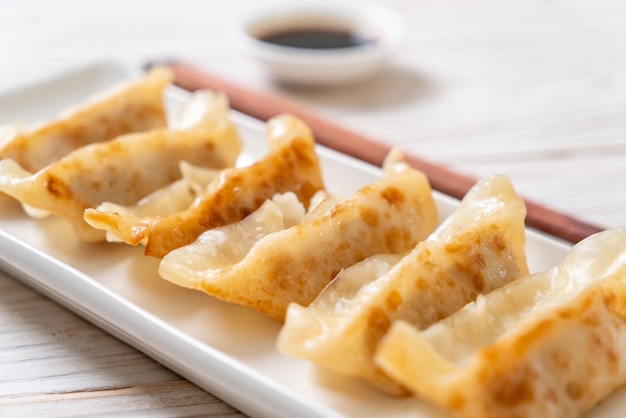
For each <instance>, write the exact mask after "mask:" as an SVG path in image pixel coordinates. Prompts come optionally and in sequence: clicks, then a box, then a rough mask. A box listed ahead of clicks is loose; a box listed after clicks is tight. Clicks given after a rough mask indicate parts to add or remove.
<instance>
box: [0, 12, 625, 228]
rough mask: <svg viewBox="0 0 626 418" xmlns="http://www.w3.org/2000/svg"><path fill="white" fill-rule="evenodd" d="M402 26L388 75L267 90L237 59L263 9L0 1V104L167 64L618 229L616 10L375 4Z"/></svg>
mask: <svg viewBox="0 0 626 418" xmlns="http://www.w3.org/2000/svg"><path fill="white" fill-rule="evenodd" d="M378 2H379V3H381V4H384V5H386V6H388V7H389V8H391V9H394V10H396V11H398V12H399V13H400V14H401V15H402V16H403V17H404V18H406V20H407V22H408V25H409V34H408V39H407V40H406V42H405V43H404V44H403V45H402V47H401V49H400V50H399V51H398V54H397V55H396V56H395V59H394V61H393V64H392V66H390V67H389V68H388V69H387V70H386V71H385V72H383V73H381V74H379V75H378V76H375V77H373V78H371V79H368V80H366V81H364V82H361V83H358V84H351V85H343V86H339V87H333V88H294V87H290V88H287V87H284V86H280V85H277V84H275V83H273V82H272V81H271V80H270V79H269V78H268V76H267V74H266V73H265V72H264V71H263V70H262V69H261V68H260V67H259V66H258V65H257V64H256V62H254V61H253V60H252V59H251V58H249V57H247V56H245V55H244V54H242V53H241V52H240V51H239V50H237V49H235V48H234V47H233V44H232V42H231V37H230V31H231V30H232V29H233V26H234V24H235V22H237V19H238V17H239V15H240V14H241V13H242V12H245V11H247V10H249V9H250V8H251V7H258V6H259V5H261V4H263V3H270V2H268V1H266V0H263V1H258V0H255V1H253V0H228V1H222V0H220V1H216V0H205V1H197V0H196V1H193V0H176V1H163V0H161V1H122V0H113V1H78V0H56V1H46V0H22V1H19V2H13V1H1V2H0V62H1V63H2V64H1V65H0V91H6V90H11V89H13V88H15V87H16V86H19V85H21V84H24V83H28V82H32V81H35V80H38V79H41V78H42V77H48V76H51V75H54V74H56V73H60V72H63V71H65V70H67V69H71V68H74V67H76V66H80V65H84V64H88V63H91V62H94V61H102V60H114V61H117V62H120V63H123V64H124V65H128V66H129V67H132V68H136V69H138V70H139V69H141V68H142V66H143V65H144V64H145V62H146V61H154V60H159V59H169V58H177V59H181V60H183V61H188V62H189V63H192V64H194V65H196V66H198V67H199V68H203V69H206V70H207V71H210V72H212V73H214V74H217V75H220V76H222V77H224V78H227V79H229V80H232V81H235V82H237V83H240V84H241V85H244V86H248V87H251V88H254V89H257V90H261V91H265V92H272V93H278V94H281V95H285V96H288V97H289V98H291V99H292V100H295V101H297V102H299V103H301V104H304V105H305V106H308V107H310V108H312V109H314V110H315V111H317V112H319V113H321V114H323V115H326V116H327V117H328V118H330V119H332V120H334V121H336V122H339V123H340V124H341V125H343V126H345V127H346V128H349V129H352V130H354V131H357V132H361V133H364V134H366V135H368V136H371V137H373V138H377V139H379V140H381V141H385V142H388V143H390V144H395V145H400V146H402V147H403V148H404V149H406V150H407V151H409V152H411V153H413V154H415V155H418V156H421V157H423V158H426V159H429V160H432V161H434V162H438V163H442V164H445V165H449V166H450V167H452V168H453V169H455V170H457V171H460V172H463V173H466V174H470V175H472V176H475V177H482V176H486V175H490V174H494V173H504V174H507V175H509V176H510V177H511V178H512V180H513V183H514V185H515V186H516V188H517V189H518V191H519V192H520V193H521V194H523V195H524V196H526V197H529V198H531V199H533V200H536V201H539V202H541V203H546V204H548V205H550V206H552V207H555V208H557V209H559V210H563V211H565V212H568V213H571V214H575V215H576V216H578V217H581V218H583V219H586V220H589V221H592V222H596V223H600V224H602V225H606V226H617V225H622V224H626V193H624V190H626V2H624V1H623V0H527V1H511V0H504V1H502V0H476V1H472V2H467V1H462V0H438V1H434V0H378Z"/></svg>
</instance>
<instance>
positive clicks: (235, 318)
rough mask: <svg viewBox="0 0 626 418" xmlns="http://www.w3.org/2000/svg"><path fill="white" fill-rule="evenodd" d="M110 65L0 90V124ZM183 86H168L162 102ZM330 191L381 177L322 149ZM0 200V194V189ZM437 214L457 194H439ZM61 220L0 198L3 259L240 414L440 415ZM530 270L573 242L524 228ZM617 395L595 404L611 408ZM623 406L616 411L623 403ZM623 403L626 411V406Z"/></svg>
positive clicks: (80, 86) (135, 253)
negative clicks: (315, 362)
mask: <svg viewBox="0 0 626 418" xmlns="http://www.w3.org/2000/svg"><path fill="white" fill-rule="evenodd" d="M132 73H133V72H131V71H128V70H127V69H125V68H123V67H120V66H118V65H116V64H114V63H98V64H95V65H93V66H90V67H86V68H81V69H78V70H76V71H74V72H71V73H67V74H64V75H62V76H59V77H56V78H54V79H51V80H48V81H45V82H42V83H39V84H37V85H35V86H30V87H27V88H23V89H19V90H15V91H12V92H9V93H7V94H5V95H3V96H2V97H0V118H1V119H0V124H4V123H11V122H14V121H16V120H24V121H28V122H33V121H36V120H38V119H42V118H49V117H51V116H52V114H53V110H54V112H56V111H57V110H61V109H63V108H66V107H69V106H72V105H74V104H77V103H79V102H80V101H81V100H82V99H83V98H85V97H87V96H88V95H89V94H91V93H94V92H97V91H100V90H102V89H103V88H105V87H106V86H108V85H110V84H112V83H113V82H117V81H120V80H122V79H123V78H126V77H129V76H131V75H134V74H132ZM184 97H185V93H184V92H181V91H178V90H176V89H171V90H170V91H169V93H168V105H171V106H176V105H177V104H179V103H180V101H181V100H184ZM233 120H234V121H235V122H236V123H237V125H238V126H239V128H240V131H241V134H242V136H243V137H244V143H245V145H244V150H245V154H246V157H247V158H248V161H249V160H250V158H256V157H258V156H260V155H262V154H263V153H264V152H265V141H264V138H263V124H262V123H260V122H258V121H256V120H253V119H251V118H249V117H246V116H244V115H241V114H237V113H233ZM319 156H320V158H321V161H322V166H323V172H324V176H325V179H326V181H327V184H328V185H330V187H331V189H332V190H331V191H332V192H334V193H337V194H341V195H346V196H348V195H351V194H353V193H354V192H355V191H356V190H357V189H358V188H359V187H360V186H362V185H365V184H367V183H370V182H372V181H374V180H376V179H377V178H379V176H380V170H379V169H378V168H376V167H373V166H370V165H368V164H365V163H363V162H361V161H358V160H355V159H353V158H351V157H347V156H345V155H342V154H339V153H337V152H334V151H332V150H328V149H325V148H323V147H319ZM0 197H1V196H0ZM435 198H436V200H437V203H438V206H439V208H440V210H441V214H442V216H446V215H447V214H449V213H450V212H451V211H452V210H453V209H454V207H455V205H456V201H455V200H454V199H451V198H448V197H446V196H442V195H441V194H438V193H435ZM73 237H74V234H73V231H72V229H71V227H70V226H69V224H66V223H65V221H63V220H61V219H58V218H49V219H44V220H34V219H31V218H28V217H27V216H26V215H24V213H23V212H22V210H21V208H20V206H19V205H18V204H16V202H14V201H12V200H10V199H8V198H2V199H0V264H1V266H2V268H3V269H4V270H6V271H7V272H10V273H12V274H14V275H15V276H16V277H18V278H20V279H21V280H23V281H24V282H26V283H28V284H29V285H31V286H33V287H34V288H37V289H38V290H40V291H42V292H44V293H45V294H47V295H48V296H50V297H51V298H53V299H54V300H56V301H58V302H59V303H61V304H63V305H65V306H66V307H68V308H69V309H71V310H73V311H75V312H77V313H78V314H80V315H81V316H83V317H85V318H86V319H88V320H90V321H92V322H93V323H95V324H96V325H98V326H100V327H102V328H103V329H105V330H107V331H108V332H110V333H111V334H113V335H115V336H117V337H119V338H120V339H122V340H124V341H126V342H127V343H129V344H131V345H133V346H135V347H136V348H138V349H139V350H141V351H143V352H145V353H146V354H148V355H150V356H151V357H153V358H154V359H156V360H157V361H159V362H161V363H162V364H164V365H165V366H167V367H169V368H171V369H172V370H174V371H175V372H177V373H179V374H181V375H182V376H184V377H186V378H187V379H189V380H191V381H192V382H194V383H196V384H197V385H199V386H200V387H202V388H204V389H206V390H207V391H209V392H211V393H213V394H215V395H216V396H219V397H220V398H222V399H223V400H225V401H226V402H228V403H230V404H232V405H233V406H235V407H237V408H239V409H240V410H241V411H243V412H244V413H247V414H250V415H253V416H259V417H279V416H284V417H293V416H299V417H304V416H359V417H381V416H385V417H418V416H437V415H439V413H438V411H436V410H435V409H433V408H430V407H428V406H427V405H425V404H424V403H423V402H420V401H419V400H418V399H415V398H405V399H395V398H391V397H388V396H386V395H383V394H381V393H378V392H377V391H375V390H373V389H371V388H370V387H368V386H367V385H366V384H363V383H361V382H359V381H356V380H353V379H347V378H341V377H337V376H331V375H329V374H328V373H325V372H322V371H320V370H318V369H316V368H315V367H313V366H312V365H310V364H309V363H308V362H306V361H301V360H297V359H292V358H288V357H285V356H283V355H281V354H279V353H278V352H277V351H276V349H275V347H274V342H275V339H276V336H277V333H278V331H279V328H280V325H279V324H278V323H276V322H274V321H272V320H270V319H268V318H266V317H264V316H263V315H261V314H259V313H257V312H255V311H252V310H249V309H246V308H243V307H239V306H234V305H230V304H227V303H224V302H221V301H218V300H216V299H213V298H211V297H209V296H207V295H204V294H203V293H200V292H196V291H192V290H188V289H183V288H180V287H177V286H175V285H173V284H171V283H169V282H167V281H165V280H162V279H160V278H159V276H158V274H157V266H158V260H156V259H153V258H150V257H145V256H144V255H143V252H142V251H143V250H142V248H133V247H129V246H126V245H123V244H107V243H101V244H83V243H80V242H79V241H78V240H77V239H75V238H73ZM527 248H528V258H529V263H530V267H531V270H532V271H543V270H546V269H548V268H550V267H552V266H553V265H555V264H556V263H557V262H558V261H559V260H560V259H561V257H562V256H563V255H564V254H565V252H566V251H567V249H568V246H567V245H564V244H563V243H561V242H559V241H557V240H554V239H552V238H550V237H546V236H544V235H541V234H538V233H536V232H534V231H528V245H527ZM623 398H624V395H619V396H618V395H614V396H613V397H612V400H611V401H609V402H605V403H604V405H603V408H596V410H594V414H593V415H594V416H600V415H602V412H603V413H604V414H606V415H603V416H611V411H613V412H615V411H616V410H618V409H615V408H619V405H620V404H622V403H623V402H620V400H621V399H623ZM619 409H621V408H619ZM622 410H623V409H622Z"/></svg>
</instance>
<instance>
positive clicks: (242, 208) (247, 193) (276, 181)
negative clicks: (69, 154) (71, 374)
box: [85, 115, 324, 258]
mask: <svg viewBox="0 0 626 418" xmlns="http://www.w3.org/2000/svg"><path fill="white" fill-rule="evenodd" d="M266 136H267V139H268V142H269V146H270V152H269V153H268V154H267V155H266V156H265V157H264V158H262V159H261V160H259V161H257V162H256V163H254V164H252V165H251V166H248V167H232V168H229V169H227V170H223V171H222V173H221V174H220V176H219V177H218V178H217V179H215V180H214V181H213V182H212V183H211V184H209V186H208V188H207V191H206V192H205V193H204V194H203V195H202V196H200V197H199V198H198V199H196V201H195V202H194V204H193V205H192V206H191V207H190V208H189V209H187V210H185V211H182V212H177V213H174V214H171V215H169V216H158V217H138V216H121V215H119V214H116V213H112V212H99V211H97V210H87V211H86V212H85V220H86V221H87V222H88V223H89V224H91V225H93V226H94V227H95V228H99V229H103V230H107V231H110V232H111V233H112V234H114V235H116V236H117V237H118V238H119V239H120V240H122V241H124V242H126V243H128V244H131V245H138V244H140V243H143V244H144V245H145V246H146V249H145V253H146V255H150V256H154V257H158V258H161V257H163V256H164V255H165V254H167V253H169V252H170V251H171V250H173V249H176V248H178V247H182V246H184V245H187V244H189V243H191V242H193V241H195V240H196V238H198V236H199V235H200V234H201V233H203V232H204V231H206V230H208V229H212V228H216V227H219V226H223V225H227V224H230V223H233V222H237V221H240V220H241V219H243V218H245V217H246V216H248V215H249V214H251V213H252V212H254V211H255V210H256V209H258V208H259V207H260V206H261V205H262V204H263V203H264V202H265V201H266V200H267V199H271V198H272V197H273V196H274V195H275V194H277V193H286V192H289V191H293V192H294V193H295V194H296V195H297V196H298V199H299V200H300V201H301V202H302V203H303V204H304V205H305V207H308V206H309V201H310V199H311V197H312V196H313V195H314V194H315V193H316V192H317V191H319V190H322V189H323V188H324V185H323V181H322V175H321V171H320V166H319V161H318V159H317V155H316V153H315V143H314V140H313V136H312V134H311V130H310V129H309V127H308V126H306V125H305V124H304V123H303V122H302V121H301V120H299V119H297V118H295V117H293V116H289V115H282V116H278V117H275V118H273V119H271V120H270V121H269V122H268V124H267V135H266Z"/></svg>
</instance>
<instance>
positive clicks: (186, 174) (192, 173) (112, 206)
mask: <svg viewBox="0 0 626 418" xmlns="http://www.w3.org/2000/svg"><path fill="white" fill-rule="evenodd" d="M221 171H222V170H221V169H217V168H206V167H198V166H194V165H192V164H189V163H188V162H186V161H181V163H180V172H181V174H182V178H181V179H179V180H176V181H175V182H173V183H170V184H168V185H166V186H163V187H161V188H160V189H158V190H155V191H154V192H152V193H150V194H149V195H147V196H145V197H143V198H142V199H141V200H140V201H139V202H137V203H136V204H134V205H130V206H123V205H119V204H117V203H112V202H103V203H101V204H100V205H98V207H97V208H96V210H98V211H99V212H115V213H117V214H119V215H121V216H164V215H170V214H172V213H176V212H180V211H183V210H185V209H187V208H189V206H191V204H192V203H193V202H194V200H195V199H196V198H198V196H200V195H201V194H202V193H203V192H204V190H205V189H206V187H207V185H208V184H209V183H210V182H211V181H213V179H215V178H217V176H219V174H220V172H221ZM25 209H26V208H25ZM28 210H29V212H30V211H32V209H28ZM29 214H30V215H31V216H33V214H31V213H29ZM35 215H37V214H36V213H35ZM106 239H107V241H109V242H120V240H119V238H117V237H116V236H115V235H114V234H112V233H110V232H108V231H107V234H106Z"/></svg>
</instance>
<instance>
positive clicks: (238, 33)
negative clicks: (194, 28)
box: [234, 0, 407, 86]
mask: <svg viewBox="0 0 626 418" xmlns="http://www.w3.org/2000/svg"><path fill="white" fill-rule="evenodd" d="M312 33H313V35H322V36H323V37H324V38H323V39H322V38H311V37H310V36H309V37H308V38H306V35H311V34H312ZM406 33H407V26H406V23H405V21H404V20H403V19H402V18H401V17H400V16H399V15H398V14H397V13H395V12H394V11H392V10H390V9H388V8H386V7H384V6H383V5H381V4H378V3H371V2H368V1H346V0H335V1H332V2H328V1H315V2H309V3H306V2H305V3H303V2H292V3H284V4H274V5H271V6H266V7H263V8H259V9H257V10H254V11H252V12H250V13H248V14H247V15H245V16H244V17H243V18H241V19H240V20H238V22H237V24H236V25H235V31H234V41H235V44H236V46H237V47H239V49H241V50H242V51H243V52H245V53H246V54H248V55H249V56H250V57H253V58H254V59H256V60H257V61H258V62H259V63H260V64H261V65H262V66H263V67H265V68H266V70H267V71H268V72H269V74H270V75H271V76H272V77H273V78H274V79H276V80H277V81H279V82H282V83H287V84H296V85H309V86H321V85H337V84H344V83H349V82H355V81H360V80H363V79H365V78H367V77H370V76H372V75H374V74H376V73H378V72H379V71H380V70H381V69H383V68H384V67H385V66H386V65H387V64H388V63H389V62H390V60H391V58H392V56H393V54H394V53H395V52H396V51H397V50H398V48H399V46H400V45H401V44H402V42H403V41H404V40H405V37H406ZM303 35H304V36H305V38H306V39H305V43H302V42H301V41H302V39H303V38H302V36H303ZM328 35H331V38H330V40H329V38H328ZM333 35H334V38H333ZM294 36H295V38H294ZM298 36H299V38H298ZM338 37H339V38H342V39H343V41H346V42H348V43H347V44H334V43H333V42H336V41H337V39H338ZM277 39H280V40H278V41H277ZM285 39H287V41H286V44H285V42H282V41H285ZM292 41H293V42H292ZM318 41H319V42H322V44H317V43H316V42H318ZM307 42H308V43H307ZM324 42H330V43H331V44H328V43H324Z"/></svg>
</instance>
